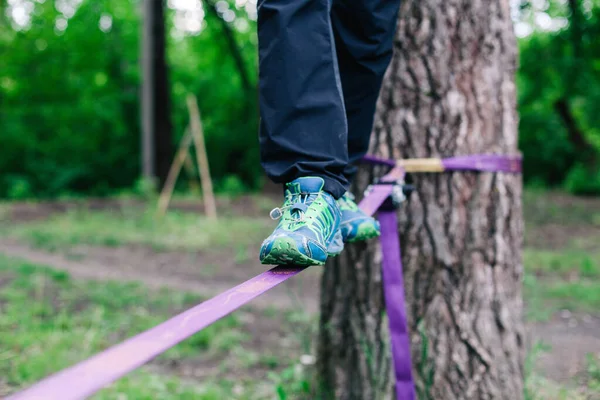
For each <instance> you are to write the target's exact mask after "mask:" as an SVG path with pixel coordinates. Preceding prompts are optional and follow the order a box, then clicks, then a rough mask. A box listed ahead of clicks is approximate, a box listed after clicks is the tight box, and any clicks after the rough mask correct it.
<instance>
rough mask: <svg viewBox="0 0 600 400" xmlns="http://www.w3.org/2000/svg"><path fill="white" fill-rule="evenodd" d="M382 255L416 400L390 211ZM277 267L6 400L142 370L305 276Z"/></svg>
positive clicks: (77, 393)
mask: <svg viewBox="0 0 600 400" xmlns="http://www.w3.org/2000/svg"><path fill="white" fill-rule="evenodd" d="M363 161H364V162H367V163H371V164H381V165H387V166H390V167H394V166H395V165H396V162H395V161H393V160H383V159H380V158H377V157H373V156H366V157H365V158H364V159H363ZM442 163H443V165H444V167H445V168H446V169H447V170H477V171H505V172H519V171H520V170H521V159H520V157H507V156H499V155H475V156H464V157H453V158H447V159H443V160H442ZM403 177H404V171H403V170H402V169H401V168H393V169H392V171H390V173H388V174H387V175H386V176H384V177H383V178H382V179H381V182H388V183H389V182H395V181H401V180H402V179H403ZM393 188H394V185H390V184H379V185H378V184H375V185H373V186H372V187H371V190H370V191H369V193H368V195H367V196H366V197H365V198H364V199H363V200H362V201H361V202H360V204H359V207H360V208H361V209H362V210H363V211H364V212H365V213H367V214H369V215H373V214H375V212H377V210H378V209H379V208H380V207H381V205H382V204H383V203H384V202H386V200H387V199H388V198H389V197H390V195H391V194H392V191H393ZM379 219H380V223H381V245H382V249H383V250H382V251H383V266H382V269H383V276H384V280H383V283H384V285H383V286H384V295H385V301H386V308H387V313H388V319H389V326H390V332H391V335H390V336H391V342H392V356H393V361H394V370H395V376H396V394H397V399H398V400H413V399H415V389H414V384H413V378H412V372H411V362H410V341H409V335H408V329H407V322H406V312H405V310H404V288H403V278H402V263H401V258H400V242H399V237H398V227H397V216H396V213H395V211H393V209H389V210H388V209H385V210H382V211H381V212H380V215H379ZM304 269H305V267H284V266H278V267H275V268H273V269H271V270H269V271H266V272H263V273H262V274H260V275H258V276H256V277H254V278H252V279H250V280H248V281H246V282H244V283H242V284H241V285H238V286H236V287H234V288H232V289H229V290H228V291H226V292H224V293H221V294H219V295H217V296H215V297H213V298H212V299H210V300H207V301H205V302H204V303H201V304H199V305H197V306H195V307H193V308H191V309H189V310H187V311H185V312H183V313H181V314H179V315H177V316H175V317H173V318H171V319H169V320H167V321H165V322H163V323H162V324H160V325H157V326H156V327H154V328H152V329H149V330H147V331H145V332H142V333H140V334H138V335H136V336H133V337H131V338H130V339H128V340H126V341H124V342H122V343H120V344H118V345H115V346H113V347H111V348H109V349H107V350H105V351H103V352H101V353H99V354H97V355H95V356H93V357H91V358H89V359H87V360H85V361H83V362H81V363H79V364H76V365H74V366H72V367H70V368H67V369H64V370H62V371H60V372H58V373H56V374H53V375H51V376H49V377H47V378H45V379H43V380H42V381H40V382H38V383H37V384H34V385H33V386H31V387H30V388H28V389H26V390H24V391H21V392H19V393H16V394H14V395H12V396H9V397H7V398H5V400H79V399H84V398H86V397H87V396H90V395H92V394H93V393H95V392H96V391H98V390H100V389H102V388H103V387H105V386H106V385H108V384H110V383H112V382H113V381H115V380H116V379H118V378H120V377H122V376H123V375H125V374H127V373H128V372H131V371H132V370H134V369H136V368H138V367H140V366H141V365H143V364H145V363H146V362H148V361H150V360H151V359H153V358H154V357H156V356H158V355H159V354H161V353H163V352H164V351H166V350H167V349H169V348H171V347H173V346H174V345H176V344H177V343H179V342H181V341H182V340H184V339H186V338H188V337H190V336H191V335H193V334H195V333H197V332H199V331H200V330H202V329H204V328H205V327H207V326H209V325H210V324H212V323H214V322H216V321H218V320H219V319H221V318H222V317H224V316H225V315H228V314H230V313H231V312H233V311H235V310H236V309H238V308H240V307H241V306H242V305H244V304H246V303H248V302H249V301H251V300H252V299H254V298H255V297H258V296H259V295H261V294H263V293H265V292H266V291H268V290H270V289H272V288H273V287H275V286H277V285H279V284H280V283H282V282H284V281H286V280H287V279H289V278H291V277H292V276H294V275H297V274H298V273H300V272H301V271H303V270H304Z"/></svg>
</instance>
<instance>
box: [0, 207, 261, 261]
mask: <svg viewBox="0 0 600 400" xmlns="http://www.w3.org/2000/svg"><path fill="white" fill-rule="evenodd" d="M271 229H272V223H271V221H270V220H269V219H267V218H250V217H241V216H237V217H233V216H229V217H227V216H225V217H222V218H220V219H219V220H217V221H211V220H208V219H206V218H204V217H201V216H198V215H197V214H191V213H184V212H176V211H171V212H169V213H167V215H166V216H165V217H163V218H157V217H156V216H155V215H154V213H153V211H152V210H139V209H134V208H124V209H122V210H121V211H120V212H114V211H113V212H109V211H84V210H79V211H71V212H67V213H63V214H56V215H53V216H51V217H50V218H48V219H45V220H41V221H35V222H29V223H23V224H18V225H14V226H4V227H3V228H2V229H1V230H0V233H3V234H4V235H8V236H10V237H14V238H17V239H20V240H24V241H26V242H28V243H30V244H32V245H34V246H36V247H40V248H43V249H46V250H55V249H59V248H63V247H68V246H73V245H80V244H85V245H96V246H110V247H116V246H121V245H126V244H139V245H147V246H151V247H153V248H155V249H157V250H196V251H202V250H213V249H214V250H219V249H221V250H222V249H225V248H228V247H230V246H231V244H235V246H236V249H238V250H237V251H238V252H239V256H238V257H239V258H245V257H246V255H245V254H244V253H242V252H241V250H239V249H243V248H244V246H247V245H250V244H255V243H256V242H257V241H259V240H260V239H259V238H263V237H266V236H268V234H269V233H270V230H271Z"/></svg>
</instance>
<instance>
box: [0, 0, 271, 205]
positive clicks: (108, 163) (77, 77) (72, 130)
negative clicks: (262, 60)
mask: <svg viewBox="0 0 600 400" xmlns="http://www.w3.org/2000/svg"><path fill="white" fill-rule="evenodd" d="M24 3H27V4H29V5H30V9H31V10H32V11H31V13H30V18H31V19H30V21H29V22H28V23H26V24H24V25H18V24H16V23H14V21H3V23H4V24H5V25H7V26H6V27H4V26H3V27H2V29H0V31H1V34H0V59H2V63H0V120H1V121H2V128H1V130H0V143H2V145H1V146H2V157H0V198H1V197H9V198H17V199H19V198H23V197H31V196H38V197H45V196H57V195H59V194H61V193H64V192H85V193H89V194H94V195H103V194H107V193H109V192H110V191H113V190H114V189H115V188H122V187H131V186H132V185H133V183H134V182H135V181H136V179H137V177H138V174H139V169H140V167H139V165H140V144H139V136H140V134H139V132H140V123H139V119H140V116H139V99H138V94H139V92H140V89H139V86H140V65H139V61H140V57H139V48H140V43H139V41H140V37H139V34H140V21H141V19H140V13H139V9H140V7H139V6H140V4H139V3H140V2H139V0H128V1H124V0H83V1H82V2H81V4H80V5H79V6H76V8H73V9H69V7H67V9H66V10H65V7H62V6H59V4H58V2H55V1H45V2H41V1H29V0H25V1H24ZM63 3H65V4H67V3H71V2H63ZM75 3H77V2H74V3H73V4H75ZM206 4H208V3H206ZM205 7H206V5H205ZM230 8H231V9H232V10H234V11H235V14H236V20H235V21H234V23H232V24H229V26H230V27H231V28H232V32H233V34H234V36H235V39H236V40H237V46H238V50H239V51H240V53H241V56H242V58H243V61H244V62H245V66H246V68H247V69H248V71H247V75H248V76H250V77H251V78H252V79H253V78H254V77H255V75H256V73H255V72H256V60H255V58H256V55H255V40H253V39H254V35H253V31H254V25H255V23H254V21H253V20H251V19H249V18H248V16H247V14H246V13H245V12H244V11H243V9H242V10H238V9H236V8H235V6H234V5H233V3H232V5H231V6H230ZM8 10H9V11H10V6H9V9H8ZM59 10H62V11H59ZM71 14H72V15H71ZM174 14H175V11H174V10H171V11H170V13H169V15H168V21H167V25H168V28H170V31H171V34H170V35H169V48H168V60H169V64H170V67H171V70H170V83H171V87H172V102H173V106H172V113H173V120H174V126H175V132H174V133H175V137H176V138H177V139H178V138H179V137H180V136H181V134H182V133H183V131H184V129H185V127H186V125H187V123H188V122H187V121H188V117H187V108H186V105H185V96H186V95H187V94H188V93H194V94H196V95H197V96H198V102H199V106H200V109H201V111H202V114H203V115H202V116H203V122H204V127H205V134H206V146H207V150H208V154H209V159H210V160H209V161H210V163H211V172H212V173H213V176H214V178H215V179H216V180H217V181H219V180H220V179H221V178H224V177H226V176H228V175H232V174H235V175H238V176H239V178H240V179H241V180H242V181H243V183H244V184H245V185H248V186H249V187H253V185H255V184H256V183H257V182H258V177H259V171H260V170H259V167H258V160H257V140H256V136H257V135H256V134H255V132H257V116H256V112H255V108H256V100H255V97H256V96H254V95H253V94H252V93H249V92H248V90H247V89H244V88H242V86H241V83H240V74H239V71H238V69H237V66H236V64H235V63H234V62H233V59H232V57H231V56H230V51H231V50H230V48H229V47H228V46H227V42H226V41H225V40H224V38H223V36H224V35H223V25H222V22H223V21H221V20H220V18H218V17H213V16H211V15H212V14H209V13H207V17H206V19H205V21H204V26H203V29H202V30H201V31H200V33H199V34H185V35H184V34H181V32H180V31H179V30H177V29H175V27H174V25H173V20H174V17H175V15H174ZM4 16H5V15H4V13H2V17H4ZM101 22H102V23H101ZM240 22H244V24H240ZM11 23H12V25H13V26H12V28H11V27H10V26H8V25H9V24H11ZM225 25H226V26H227V24H225ZM242 26H245V28H244V29H236V28H235V27H242ZM250 85H251V88H252V87H254V86H255V82H254V81H250Z"/></svg>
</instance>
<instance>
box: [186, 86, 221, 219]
mask: <svg viewBox="0 0 600 400" xmlns="http://www.w3.org/2000/svg"><path fill="white" fill-rule="evenodd" d="M187 106H188V111H189V114H190V126H191V130H192V138H193V140H194V145H195V146H196V157H197V159H198V169H199V170H200V182H201V184H202V192H203V194H204V208H205V210H206V215H207V216H208V217H209V218H211V219H216V218H217V206H216V202H215V195H214V193H213V188H212V181H211V179H210V170H209V167H208V157H207V155H206V147H205V145H204V133H203V131H202V121H201V120H200V111H199V110H198V102H197V101H196V97H195V96H194V95H192V94H189V95H188V96H187Z"/></svg>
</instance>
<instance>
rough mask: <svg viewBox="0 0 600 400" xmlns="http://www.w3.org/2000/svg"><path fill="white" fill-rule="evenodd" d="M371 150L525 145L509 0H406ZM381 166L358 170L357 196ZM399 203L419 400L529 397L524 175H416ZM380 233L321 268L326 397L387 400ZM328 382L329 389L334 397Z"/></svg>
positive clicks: (412, 153)
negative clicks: (519, 126)
mask: <svg viewBox="0 0 600 400" xmlns="http://www.w3.org/2000/svg"><path fill="white" fill-rule="evenodd" d="M395 47H396V49H395V51H396V54H395V57H394V60H393V61H392V65H391V66H390V68H389V70H388V76H387V78H386V81H385V83H384V87H383V89H382V92H381V96H380V101H379V105H378V111H377V117H376V122H375V128H374V134H373V138H372V152H373V153H375V154H378V155H380V156H383V157H389V158H415V157H437V156H442V157H448V156H453V155H467V154H476V153H504V154H515V153H516V152H517V115H516V99H515V82H514V79H515V77H514V74H515V69H516V42H515V38H514V34H513V30H512V23H511V20H510V10H509V1H508V0H444V1H442V0H419V1H417V0H408V1H406V2H405V4H404V5H403V6H402V9H401V14H400V19H399V26H398V33H397V40H396V45H395ZM382 172H383V171H382V170H381V169H379V168H376V169H368V170H367V169H363V170H362V171H361V173H360V174H359V176H358V177H357V180H356V182H355V189H356V190H355V193H357V194H360V193H361V192H362V190H363V189H364V188H365V186H366V185H367V184H368V183H369V182H370V181H371V180H372V178H373V177H374V176H379V175H381V174H382ZM412 178H413V180H414V184H415V185H416V191H415V193H413V195H412V196H411V197H410V199H409V201H408V202H406V203H405V204H404V205H403V206H402V208H401V209H400V210H399V217H400V222H399V230H400V233H401V242H402V253H403V262H404V271H405V282H406V296H407V301H408V304H407V312H408V316H409V330H410V331H411V333H412V361H413V371H414V375H415V379H416V384H417V391H418V393H419V398H420V399H436V400H438V399H444V400H446V399H447V400H452V399H461V400H462V399H507V400H518V399H521V398H522V397H523V357H524V337H523V325H522V300H521V279H522V273H523V272H522V261H521V247H522V234H523V227H522V217H521V178H520V176H517V175H511V174H505V173H498V174H495V173H463V172H455V173H443V174H418V175H414V176H412ZM380 254H381V253H380V249H379V244H378V242H377V241H374V242H371V243H369V244H368V245H365V244H362V245H356V246H348V248H347V249H346V251H345V252H344V253H343V254H342V255H341V256H340V257H339V258H338V259H337V260H335V261H334V262H332V263H330V264H329V265H328V266H327V267H326V268H325V273H324V276H323V284H322V302H321V311H322V315H321V331H320V338H319V342H318V352H319V364H318V374H319V376H320V378H321V386H320V388H319V389H320V391H321V393H322V394H323V395H322V396H321V397H325V398H336V399H365V400H371V399H391V398H393V397H394V396H393V394H392V390H391V389H392V383H393V382H392V375H391V373H392V371H391V364H390V359H389V357H390V351H389V348H388V341H387V333H388V332H387V329H388V327H387V321H386V319H385V314H384V313H383V312H382V310H383V295H382V289H381V275H380V271H381V269H380V268H381V256H380ZM328 389H329V391H328Z"/></svg>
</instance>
